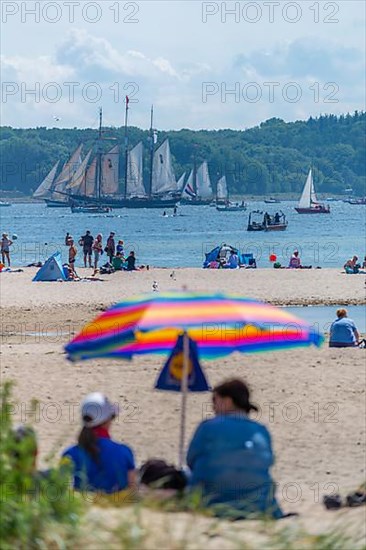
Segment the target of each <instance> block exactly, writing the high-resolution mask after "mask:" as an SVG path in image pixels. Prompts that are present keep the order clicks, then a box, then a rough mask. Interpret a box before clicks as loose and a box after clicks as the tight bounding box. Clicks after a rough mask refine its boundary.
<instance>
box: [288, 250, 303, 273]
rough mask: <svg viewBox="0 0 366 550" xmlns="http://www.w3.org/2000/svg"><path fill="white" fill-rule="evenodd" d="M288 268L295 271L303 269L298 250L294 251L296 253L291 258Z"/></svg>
mask: <svg viewBox="0 0 366 550" xmlns="http://www.w3.org/2000/svg"><path fill="white" fill-rule="evenodd" d="M288 266H289V267H291V268H293V269H300V268H301V267H302V266H301V260H300V256H299V251H298V250H294V253H293V254H292V256H291V259H290V263H289V264H288Z"/></svg>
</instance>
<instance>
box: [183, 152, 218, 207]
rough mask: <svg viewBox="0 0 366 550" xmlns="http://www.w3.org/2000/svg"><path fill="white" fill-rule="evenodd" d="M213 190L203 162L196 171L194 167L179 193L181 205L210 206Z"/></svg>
mask: <svg viewBox="0 0 366 550" xmlns="http://www.w3.org/2000/svg"><path fill="white" fill-rule="evenodd" d="M213 196H214V195H213V190H212V185H211V180H210V174H209V172H208V165H207V162H206V161H204V162H202V164H200V166H199V167H198V169H196V167H195V166H194V168H193V169H192V170H191V172H190V174H189V176H188V179H187V181H186V184H185V186H184V188H183V190H182V193H181V200H180V202H181V204H190V205H192V206H193V205H195V206H201V205H204V204H210V203H211V202H212V199H213Z"/></svg>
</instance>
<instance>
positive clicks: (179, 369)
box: [155, 335, 211, 391]
mask: <svg viewBox="0 0 366 550" xmlns="http://www.w3.org/2000/svg"><path fill="white" fill-rule="evenodd" d="M182 375H183V335H181V336H179V337H178V340H177V342H176V344H175V347H174V349H173V351H172V353H171V354H170V356H169V358H168V360H167V362H166V363H165V365H164V367H163V370H162V371H161V372H160V374H159V377H158V379H157V381H156V384H155V388H156V389H158V390H168V391H180V390H181V384H182ZM210 389H211V388H210V386H209V385H208V383H207V380H206V377H205V375H204V373H203V370H202V367H201V365H200V364H199V361H198V352H197V344H196V342H194V341H193V340H191V339H190V338H189V360H188V390H189V391H210Z"/></svg>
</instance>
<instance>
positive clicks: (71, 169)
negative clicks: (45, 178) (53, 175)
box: [54, 145, 83, 191]
mask: <svg viewBox="0 0 366 550" xmlns="http://www.w3.org/2000/svg"><path fill="white" fill-rule="evenodd" d="M82 149H83V145H79V147H78V148H77V149H76V150H75V151H74V153H73V154H72V155H71V157H70V158H69V160H68V161H67V162H66V163H65V165H64V167H63V168H62V171H61V173H60V175H59V176H58V178H57V179H56V181H55V185H54V187H55V189H56V190H57V191H64V190H65V188H66V186H67V185H68V183H69V182H70V181H71V179H72V177H73V175H74V174H75V172H76V171H77V169H78V168H79V166H80V165H81V151H82Z"/></svg>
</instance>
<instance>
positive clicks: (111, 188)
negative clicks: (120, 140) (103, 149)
mask: <svg viewBox="0 0 366 550" xmlns="http://www.w3.org/2000/svg"><path fill="white" fill-rule="evenodd" d="M101 163H102V189H101V193H102V194H103V195H113V194H115V193H117V192H118V170H119V147H118V145H115V147H113V148H112V149H111V150H110V151H108V153H105V154H104V155H102V160H101Z"/></svg>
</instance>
